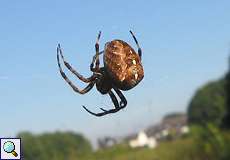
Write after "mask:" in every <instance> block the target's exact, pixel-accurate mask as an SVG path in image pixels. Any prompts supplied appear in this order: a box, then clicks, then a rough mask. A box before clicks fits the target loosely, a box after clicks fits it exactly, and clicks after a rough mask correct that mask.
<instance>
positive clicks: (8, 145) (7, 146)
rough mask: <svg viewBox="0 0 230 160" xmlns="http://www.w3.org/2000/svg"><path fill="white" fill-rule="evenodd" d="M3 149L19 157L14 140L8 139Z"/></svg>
mask: <svg viewBox="0 0 230 160" xmlns="http://www.w3.org/2000/svg"><path fill="white" fill-rule="evenodd" d="M3 150H4V151H5V152H6V153H11V154H13V155H14V157H17V156H18V154H17V152H15V145H14V143H13V142H11V141H7V142H5V143H4V144H3Z"/></svg>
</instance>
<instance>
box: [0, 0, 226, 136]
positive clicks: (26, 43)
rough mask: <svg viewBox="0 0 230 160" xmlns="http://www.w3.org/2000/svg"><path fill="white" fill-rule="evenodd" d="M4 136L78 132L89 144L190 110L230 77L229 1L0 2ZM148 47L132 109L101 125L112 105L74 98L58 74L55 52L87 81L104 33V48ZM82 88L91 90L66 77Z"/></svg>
mask: <svg viewBox="0 0 230 160" xmlns="http://www.w3.org/2000/svg"><path fill="white" fill-rule="evenodd" d="M0 6H1V9H0V46H1V52H0V56H1V63H0V99H1V102H0V108H1V116H0V126H1V127H0V136H1V137H4V136H14V135H15V134H16V133H18V132H20V131H31V132H33V133H42V132H53V131H56V130H61V131H66V130H73V131H76V132H81V133H84V134H85V135H86V136H87V137H89V138H90V139H91V140H95V138H97V137H100V136H103V135H114V136H120V135H123V134H126V133H131V132H133V131H137V130H139V129H143V128H144V127H145V126H147V125H149V124H152V123H156V122H158V121H159V120H160V119H161V118H162V116H164V115H165V114H167V113H169V112H174V111H186V107H187V105H188V103H189V101H190V99H191V97H192V95H193V94H194V92H195V91H196V90H197V88H198V87H200V86H202V84H204V83H206V82H208V81H210V80H215V79H218V78H220V77H221V76H223V75H224V73H225V72H226V70H227V57H228V50H229V46H230V45H229V44H230V23H229V19H230V10H229V7H230V2H229V1H227V0H222V1H214V0H213V1H210V0H209V1H208V0H203V1H198V0H194V1H179V0H178V1H169V0H165V1H157V0H154V1H146V2H141V1H134V0H132V1H123V0H117V1H88V0H86V1H82V2H80V1H74V0H73V1H53V0H50V1H45V0H40V1H26V0H21V1H1V2H0ZM130 29H131V30H132V31H133V32H134V33H135V34H136V37H137V39H138V40H139V43H140V45H141V47H142V49H143V65H144V69H145V78H144V79H143V81H142V82H141V83H140V84H139V85H138V86H137V87H136V88H134V89H132V90H130V91H126V92H124V94H125V95H126V98H127V100H128V106H127V108H126V109H124V110H122V111H120V112H118V113H116V114H113V115H109V116H105V117H102V118H97V117H93V116H92V115H89V114H88V113H87V112H85V111H84V110H83V108H82V107H81V106H82V105H85V106H87V107H88V108H89V109H91V110H94V111H99V110H98V109H99V107H104V106H105V107H106V106H107V107H112V103H111V102H110V99H109V97H108V96H107V95H105V96H103V95H100V93H99V92H97V91H96V89H95V88H94V89H93V90H92V91H91V92H90V93H89V94H86V95H79V94H76V93H74V92H73V91H72V90H71V89H70V87H69V86H68V85H67V84H66V83H65V82H64V81H63V79H62V78H61V76H60V75H59V72H58V68H57V62H56V46H57V43H61V45H62V48H63V50H64V55H65V57H66V59H67V60H68V61H69V62H70V63H71V64H72V65H73V66H74V67H75V68H76V69H77V70H78V71H79V72H81V73H82V74H83V75H85V76H89V75H90V74H91V72H90V71H89V64H90V61H91V59H92V56H93V55H94V53H95V52H94V43H95V40H96V36H97V33H98V31H99V30H101V31H102V37H101V40H100V44H101V45H100V47H101V50H102V49H103V47H104V44H105V42H107V41H110V40H112V39H123V40H125V41H127V42H128V43H130V44H131V45H132V46H133V47H134V48H135V49H136V46H135V43H134V41H133V39H132V37H131V36H130V34H129V30H130ZM68 75H69V76H70V77H71V79H72V80H73V81H74V82H75V83H76V84H77V85H78V86H80V87H83V86H84V84H83V83H81V82H80V81H79V80H77V79H75V78H74V77H73V76H71V74H68Z"/></svg>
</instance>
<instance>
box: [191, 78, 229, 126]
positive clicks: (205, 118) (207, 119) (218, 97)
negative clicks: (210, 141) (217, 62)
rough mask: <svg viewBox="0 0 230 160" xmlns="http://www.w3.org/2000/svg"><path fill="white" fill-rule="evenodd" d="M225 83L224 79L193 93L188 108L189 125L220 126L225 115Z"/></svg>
mask: <svg viewBox="0 0 230 160" xmlns="http://www.w3.org/2000/svg"><path fill="white" fill-rule="evenodd" d="M225 83H226V81H225V79H220V80H218V81H215V82H210V83H208V84H207V85H205V86H203V87H202V88H200V89H199V90H198V91H197V92H196V93H195V95H194V96H193V98H192V100H191V102H190V104H189V107H188V121H189V123H192V124H206V123H213V124H214V125H217V126H220V125H221V123H222V121H223V117H224V116H225V114H226V92H225Z"/></svg>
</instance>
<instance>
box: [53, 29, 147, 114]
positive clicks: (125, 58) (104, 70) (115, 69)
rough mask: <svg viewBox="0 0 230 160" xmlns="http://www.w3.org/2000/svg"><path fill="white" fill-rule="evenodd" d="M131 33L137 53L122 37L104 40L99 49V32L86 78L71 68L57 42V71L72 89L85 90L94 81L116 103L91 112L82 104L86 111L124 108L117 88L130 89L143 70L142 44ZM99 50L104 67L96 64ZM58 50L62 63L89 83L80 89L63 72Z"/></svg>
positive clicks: (113, 110)
mask: <svg viewBox="0 0 230 160" xmlns="http://www.w3.org/2000/svg"><path fill="white" fill-rule="evenodd" d="M130 33H131V34H132V36H133V38H134V40H135V42H136V44H137V47H138V54H137V53H136V52H135V50H134V49H133V48H132V47H131V46H130V45H129V44H128V43H126V42H124V41H122V40H113V41H111V42H107V43H106V44H105V48H104V51H101V52H99V43H98V42H99V39H100V35H101V32H99V34H98V37H97V41H96V44H95V49H96V54H95V55H94V57H93V60H92V63H91V65H90V70H91V71H92V72H93V75H92V76H90V77H89V78H84V77H83V76H82V75H81V74H79V73H78V72H77V71H76V70H74V69H73V68H72V67H71V66H70V64H69V63H68V62H66V61H65V60H64V57H63V54H62V50H61V47H60V45H58V47H57V60H58V66H59V70H60V73H61V75H62V77H63V78H64V80H65V81H66V82H67V83H68V84H69V85H70V86H71V87H72V89H73V90H74V91H75V92H78V93H80V94H85V93H87V92H88V91H90V90H91V89H92V88H93V86H94V84H96V87H97V90H98V91H99V92H100V93H101V94H109V96H110V97H111V99H112V101H113V104H114V106H115V108H114V109H110V110H105V109H103V108H100V109H101V110H102V111H103V112H101V113H93V112H91V111H90V110H88V109H87V108H86V107H85V106H83V107H84V109H85V110H86V111H87V112H89V113H91V114H93V115H95V116H103V115H106V114H109V113H115V112H117V111H119V110H121V109H122V108H124V107H125V106H126V105H127V101H126V98H125V97H124V95H123V94H122V92H121V91H120V90H129V89H131V88H133V87H135V86H136V85H137V84H138V83H139V82H140V81H141V80H142V79H143V77H144V70H143V67H142V64H141V55H142V53H141V48H140V47H139V44H138V41H137V39H136V37H135V36H134V34H133V33H132V32H131V31H130ZM102 53H104V54H103V61H104V67H99V65H100V61H99V55H100V54H102ZM59 54H60V55H61V58H62V60H63V62H64V64H65V66H66V67H67V68H68V69H69V70H70V71H71V72H72V73H73V74H74V75H76V76H77V77H78V78H79V79H80V80H82V81H83V82H86V83H89V84H88V85H87V86H86V87H85V88H84V89H82V90H79V89H78V88H77V87H76V86H75V85H74V84H73V83H72V82H71V81H70V80H69V78H68V77H67V76H66V74H65V73H64V72H63V70H62V68H61V64H60V61H59ZM94 65H95V67H94ZM112 89H113V90H114V91H115V92H116V93H117V95H118V96H119V98H120V99H121V101H120V103H118V100H117V98H116V96H115V95H114V93H113V91H112Z"/></svg>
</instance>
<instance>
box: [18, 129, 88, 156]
mask: <svg viewBox="0 0 230 160" xmlns="http://www.w3.org/2000/svg"><path fill="white" fill-rule="evenodd" d="M18 137H20V138H22V147H23V157H24V159H26V160H75V159H79V158H80V157H83V156H84V155H86V154H87V153H91V152H92V147H91V145H90V143H89V141H88V140H87V139H86V138H84V137H83V136H82V135H80V134H75V133H72V132H55V133H45V134H41V135H33V134H31V133H28V132H23V133H20V134H19V135H18Z"/></svg>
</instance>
